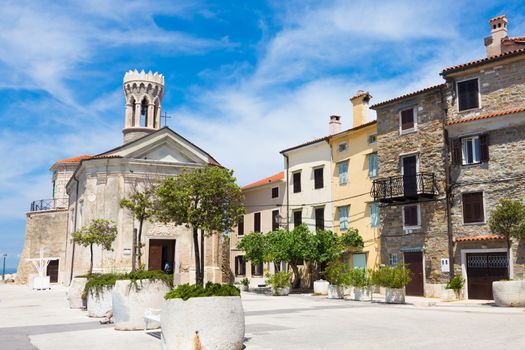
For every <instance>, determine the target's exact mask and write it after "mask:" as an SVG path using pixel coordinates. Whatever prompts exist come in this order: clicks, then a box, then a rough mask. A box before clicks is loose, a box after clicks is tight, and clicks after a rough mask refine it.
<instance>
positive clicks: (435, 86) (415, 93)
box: [370, 84, 445, 109]
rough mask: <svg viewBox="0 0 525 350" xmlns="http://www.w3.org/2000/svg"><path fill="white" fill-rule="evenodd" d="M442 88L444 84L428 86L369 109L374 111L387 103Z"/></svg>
mask: <svg viewBox="0 0 525 350" xmlns="http://www.w3.org/2000/svg"><path fill="white" fill-rule="evenodd" d="M444 86H445V84H439V85H434V86H430V87H427V88H424V89H421V90H417V91H414V92H410V93H408V94H405V95H401V96H398V97H394V98H392V99H390V100H386V101H383V102H379V103H376V104H375V105H372V106H370V108H372V109H374V108H376V107H380V106H383V105H386V104H388V103H392V102H396V101H399V100H402V99H404V98H407V97H412V96H415V95H418V94H422V93H424V92H428V91H432V90H434V89H438V88H442V87H444Z"/></svg>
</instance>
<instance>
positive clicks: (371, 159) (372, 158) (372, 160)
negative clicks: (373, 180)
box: [368, 153, 377, 177]
mask: <svg viewBox="0 0 525 350" xmlns="http://www.w3.org/2000/svg"><path fill="white" fill-rule="evenodd" d="M376 176H377V153H370V154H369V155H368V177H376Z"/></svg>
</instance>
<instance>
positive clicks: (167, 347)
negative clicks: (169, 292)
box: [160, 297, 244, 350]
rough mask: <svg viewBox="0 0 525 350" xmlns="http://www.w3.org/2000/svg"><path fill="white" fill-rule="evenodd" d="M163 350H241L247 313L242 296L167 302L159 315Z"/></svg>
mask: <svg viewBox="0 0 525 350" xmlns="http://www.w3.org/2000/svg"><path fill="white" fill-rule="evenodd" d="M160 320H161V323H162V340H161V349H163V350H175V349H177V350H194V349H214V350H240V349H242V348H243V342H244V310H243V308H242V303H241V298H239V297H203V298H190V299H188V300H186V301H184V300H182V299H170V300H165V301H164V302H163V303H162V308H161V312H160Z"/></svg>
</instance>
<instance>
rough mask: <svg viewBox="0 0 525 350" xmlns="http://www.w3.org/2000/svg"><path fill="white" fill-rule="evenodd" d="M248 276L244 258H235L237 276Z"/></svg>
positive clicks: (240, 256) (239, 256)
mask: <svg viewBox="0 0 525 350" xmlns="http://www.w3.org/2000/svg"><path fill="white" fill-rule="evenodd" d="M244 275H246V262H245V261H244V256H242V255H238V256H236V257H235V276H244Z"/></svg>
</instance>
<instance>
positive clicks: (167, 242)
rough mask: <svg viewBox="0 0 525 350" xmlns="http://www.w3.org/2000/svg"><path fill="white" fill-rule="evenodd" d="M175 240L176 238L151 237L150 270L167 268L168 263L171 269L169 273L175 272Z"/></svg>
mask: <svg viewBox="0 0 525 350" xmlns="http://www.w3.org/2000/svg"><path fill="white" fill-rule="evenodd" d="M175 242H176V240H174V239H150V240H149V255H148V270H150V271H153V270H162V271H165V270H166V263H168V264H169V266H170V269H168V273H173V270H174V266H175Z"/></svg>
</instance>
